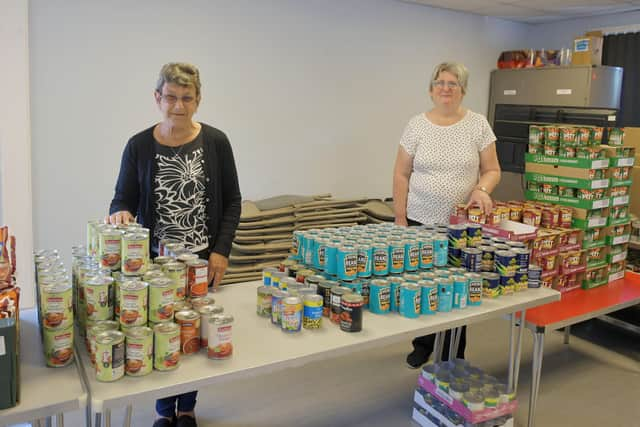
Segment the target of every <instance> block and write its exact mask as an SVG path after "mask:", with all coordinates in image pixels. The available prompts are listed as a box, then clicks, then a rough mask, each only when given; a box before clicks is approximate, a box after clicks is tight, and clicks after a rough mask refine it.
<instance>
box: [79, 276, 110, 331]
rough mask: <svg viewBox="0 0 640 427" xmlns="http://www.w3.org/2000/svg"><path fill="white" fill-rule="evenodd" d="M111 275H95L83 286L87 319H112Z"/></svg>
mask: <svg viewBox="0 0 640 427" xmlns="http://www.w3.org/2000/svg"><path fill="white" fill-rule="evenodd" d="M113 282H114V280H113V277H108V276H101V275H100V276H95V277H92V278H91V279H89V280H87V282H86V283H85V287H84V293H85V304H86V310H87V320H89V321H93V322H95V321H97V320H111V319H113V298H114V295H113V292H114V289H113Z"/></svg>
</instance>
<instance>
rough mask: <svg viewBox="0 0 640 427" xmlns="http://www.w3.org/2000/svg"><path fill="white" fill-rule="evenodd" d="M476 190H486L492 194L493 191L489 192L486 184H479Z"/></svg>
mask: <svg viewBox="0 0 640 427" xmlns="http://www.w3.org/2000/svg"><path fill="white" fill-rule="evenodd" d="M476 190H480V191H484V192H485V193H487V194H489V195H491V193H489V190H487V187H485V186H484V185H477V186H476Z"/></svg>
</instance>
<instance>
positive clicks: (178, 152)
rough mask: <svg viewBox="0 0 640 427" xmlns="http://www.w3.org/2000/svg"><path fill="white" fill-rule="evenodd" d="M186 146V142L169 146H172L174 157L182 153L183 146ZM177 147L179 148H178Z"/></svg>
mask: <svg viewBox="0 0 640 427" xmlns="http://www.w3.org/2000/svg"><path fill="white" fill-rule="evenodd" d="M184 146H185V144H182V145H179V146H178V147H169V148H171V151H172V152H173V157H177V156H179V155H180V153H182V148H183V147H184ZM176 148H177V150H176Z"/></svg>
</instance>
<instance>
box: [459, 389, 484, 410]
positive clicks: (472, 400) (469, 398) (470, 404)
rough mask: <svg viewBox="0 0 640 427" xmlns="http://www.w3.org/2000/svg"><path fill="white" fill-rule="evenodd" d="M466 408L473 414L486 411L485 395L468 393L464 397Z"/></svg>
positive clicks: (478, 392)
mask: <svg viewBox="0 0 640 427" xmlns="http://www.w3.org/2000/svg"><path fill="white" fill-rule="evenodd" d="M462 399H463V400H462V401H463V403H464V406H466V407H467V408H469V410H470V411H471V412H479V411H482V410H484V394H482V392H480V391H468V392H466V393H465V394H464V395H463V398H462Z"/></svg>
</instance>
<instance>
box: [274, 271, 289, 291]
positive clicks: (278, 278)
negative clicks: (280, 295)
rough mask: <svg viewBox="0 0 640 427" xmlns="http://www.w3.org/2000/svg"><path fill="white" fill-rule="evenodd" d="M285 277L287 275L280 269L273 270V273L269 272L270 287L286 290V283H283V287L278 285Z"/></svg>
mask: <svg viewBox="0 0 640 427" xmlns="http://www.w3.org/2000/svg"><path fill="white" fill-rule="evenodd" d="M287 277H288V276H287V275H286V274H285V273H283V272H281V271H278V272H275V273H271V287H273V288H278V289H281V290H283V291H286V290H287V284H286V283H285V284H284V285H283V286H284V288H281V287H280V282H281V281H283V280H284V279H286V278H287Z"/></svg>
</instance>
